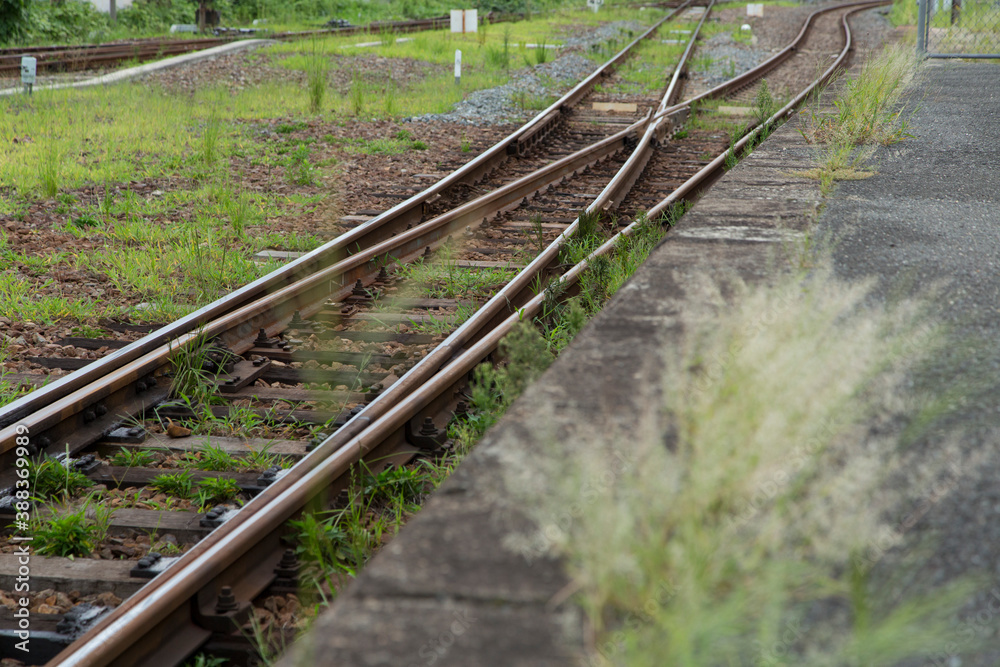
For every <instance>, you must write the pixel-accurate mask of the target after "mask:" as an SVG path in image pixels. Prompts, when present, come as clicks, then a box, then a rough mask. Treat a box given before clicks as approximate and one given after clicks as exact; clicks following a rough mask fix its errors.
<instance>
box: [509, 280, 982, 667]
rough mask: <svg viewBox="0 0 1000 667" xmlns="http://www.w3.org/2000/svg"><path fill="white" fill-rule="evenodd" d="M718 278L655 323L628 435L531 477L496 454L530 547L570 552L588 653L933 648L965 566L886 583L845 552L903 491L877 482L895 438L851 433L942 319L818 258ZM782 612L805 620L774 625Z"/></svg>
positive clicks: (636, 655)
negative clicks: (718, 295) (803, 267)
mask: <svg viewBox="0 0 1000 667" xmlns="http://www.w3.org/2000/svg"><path fill="white" fill-rule="evenodd" d="M731 288H734V289H736V290H737V294H739V297H738V298H737V301H736V303H735V305H732V306H730V307H729V308H727V309H724V310H722V311H720V312H721V315H720V316H719V317H713V318H711V321H709V322H705V323H703V324H702V325H700V326H697V327H694V330H693V331H692V333H691V334H690V337H689V339H688V340H687V341H686V342H685V344H683V345H676V344H675V342H672V343H671V347H670V349H669V350H667V351H666V355H667V359H668V362H667V364H666V369H667V370H666V375H665V376H664V377H663V379H662V384H663V388H664V393H663V395H664V399H663V401H664V402H663V406H662V410H663V411H662V413H661V412H659V411H657V414H655V415H654V414H653V413H650V415H648V424H647V425H646V427H642V426H640V427H637V430H636V432H637V433H639V434H640V435H638V436H637V437H635V438H632V437H630V438H629V439H628V441H627V442H628V446H627V447H624V446H622V442H621V441H618V442H613V441H607V440H605V441H604V443H603V445H602V444H601V443H600V440H601V435H596V436H595V442H594V443H592V444H590V445H588V446H587V447H580V446H579V445H580V443H574V444H575V446H574V448H573V450H574V456H573V457H571V458H570V459H569V460H567V459H565V458H564V457H559V458H558V459H557V460H558V463H557V464H555V465H557V466H558V473H557V474H552V475H550V474H548V472H546V471H541V472H540V473H538V474H540V475H541V476H542V477H543V478H545V479H546V480H549V481H550V482H553V483H551V484H548V483H547V484H546V485H545V494H539V493H538V492H537V489H535V490H534V491H532V490H531V489H529V488H527V487H526V486H525V484H524V482H523V481H522V482H516V481H515V480H514V477H515V476H516V475H517V474H518V473H512V477H511V479H510V480H509V482H510V484H509V486H508V488H513V489H515V493H517V494H518V495H519V497H520V498H521V499H522V503H523V504H524V506H526V507H534V508H536V509H535V510H533V511H532V512H533V516H534V518H535V520H536V521H537V522H538V524H539V529H538V530H539V534H540V535H544V536H545V540H544V541H542V542H539V544H542V545H543V546H541V547H539V549H540V551H533V552H531V553H529V554H528V555H530V556H532V557H536V556H538V555H540V553H542V552H544V553H548V554H552V553H559V554H561V555H562V556H563V557H565V558H567V559H568V562H569V567H570V573H571V575H572V577H573V580H574V584H573V585H574V588H575V589H576V590H578V591H579V593H578V595H577V598H576V600H577V602H578V603H579V604H581V605H582V606H583V608H584V610H585V611H586V613H587V615H588V617H589V619H590V622H591V624H592V625H593V627H594V628H595V630H596V633H597V637H596V638H595V642H594V647H595V652H596V654H595V655H592V656H591V657H592V658H593V659H594V660H601V661H602V662H603V661H608V662H610V663H611V664H628V665H660V664H670V665H691V666H695V665H721V664H750V663H754V664H756V663H757V662H759V661H765V663H766V661H767V660H768V659H769V657H768V656H773V655H774V653H773V651H775V650H777V649H775V647H776V646H777V647H778V649H780V651H781V652H780V653H778V654H777V655H780V656H782V658H781V662H783V663H785V664H810V665H813V664H837V665H873V664H879V665H891V664H897V663H898V662H899V661H901V660H903V659H904V658H907V657H913V658H916V657H920V656H926V655H927V654H928V653H929V652H931V651H933V650H934V649H935V648H938V649H939V648H940V647H942V646H943V645H944V644H945V643H946V640H947V638H948V636H949V632H950V630H949V627H950V617H951V615H952V614H953V613H954V612H955V611H956V610H957V607H958V605H959V604H960V602H961V601H962V600H963V598H964V597H965V596H966V595H967V594H968V593H969V592H970V590H971V589H970V586H969V583H968V582H963V583H959V584H956V585H954V586H949V587H944V588H939V589H937V590H934V591H932V592H928V593H926V594H925V595H919V596H917V595H913V594H910V593H908V591H906V590H904V591H902V592H900V591H895V590H893V591H891V592H890V591H887V590H884V589H880V588H878V587H877V586H876V585H875V584H874V583H873V581H872V580H871V579H870V576H869V571H868V567H867V566H866V564H864V563H863V561H861V560H859V558H858V557H857V556H858V554H860V553H862V552H863V551H864V550H865V549H866V548H868V547H869V545H871V544H874V543H875V541H876V540H878V539H881V537H882V536H883V535H884V529H885V528H886V526H885V525H884V524H882V523H881V520H882V517H888V516H896V514H895V513H894V511H892V510H891V509H890V508H893V507H895V506H896V505H897V504H898V503H901V502H903V501H904V500H905V498H904V497H903V493H904V492H902V491H898V490H897V491H889V490H887V489H886V487H885V486H884V484H883V481H884V479H886V477H887V476H890V475H892V474H893V473H894V471H895V472H897V473H898V472H899V457H898V455H897V452H898V450H897V442H896V441H895V440H893V439H892V438H891V437H881V438H878V437H876V438H867V439H866V438H865V436H864V434H865V433H866V432H867V424H868V421H869V420H870V419H873V418H875V416H876V415H878V414H883V413H884V411H885V410H887V406H888V405H897V404H898V400H899V397H900V396H901V395H902V394H905V390H903V389H902V385H903V383H904V382H905V380H904V378H905V372H906V369H908V368H911V367H912V365H913V364H916V363H919V359H916V358H913V357H912V355H909V354H908V355H906V356H904V355H902V354H901V351H903V350H910V351H913V350H918V351H919V353H918V355H917V356H918V357H925V356H930V355H933V354H935V350H936V349H937V347H936V345H940V343H941V337H940V336H939V335H937V334H936V333H934V328H933V327H931V328H930V331H931V333H929V334H928V333H923V332H922V331H921V329H920V323H919V322H918V320H917V317H918V316H919V313H920V309H919V307H917V306H915V305H914V304H903V305H900V306H899V307H898V308H897V309H894V310H893V311H891V312H886V311H882V310H879V309H877V308H873V307H870V306H867V305H865V304H866V303H867V296H868V290H867V289H866V287H865V286H849V285H843V284H840V283H838V282H837V281H836V280H835V279H834V278H833V277H832V276H831V275H830V274H829V272H828V271H818V272H816V273H815V274H814V275H813V276H812V277H811V278H810V279H804V278H803V276H802V275H798V274H796V275H791V276H789V277H787V278H784V279H781V280H779V281H778V283H777V284H776V285H775V286H773V287H760V288H746V287H745V286H731ZM727 289H728V288H727ZM723 291H725V290H723ZM917 341H919V342H917ZM911 398H912V397H911ZM657 410H659V408H657ZM660 414H663V415H666V417H665V419H666V420H667V422H666V424H665V423H664V421H663V420H664V418H661V417H660V416H659V415H660ZM640 419H642V418H641V417H640ZM665 444H666V446H664V445H665ZM568 461H569V462H568ZM940 466H944V463H941V464H940ZM609 471H610V472H611V473H612V474H611V478H610V482H609V481H605V480H608V479H609V478H608V472H609ZM551 472H553V473H554V472H555V471H554V470H553V471H551ZM521 479H523V478H521ZM598 480H601V482H600V483H598ZM517 489H520V490H519V491H518V490H517ZM584 491H585V492H586V494H587V495H581V494H582V493H584ZM569 507H572V508H574V509H573V516H572V518H571V519H570V520H565V517H567V515H568V514H567V511H566V508H569ZM859 508H865V510H864V511H859ZM551 545H556V547H557V548H556V549H554V550H552V549H548V548H547V546H551ZM529 551H530V550H529ZM833 608H837V609H839V610H841V611H840V613H839V614H837V615H831V614H828V613H823V611H822V610H824V609H826V610H829V609H833ZM816 613H820V614H821V616H820V617H819V618H822V619H823V620H822V621H820V622H819V623H818V624H817V623H816V622H815V621H809V620H808V619H809V618H810V617H811V616H810V615H811V614H816ZM789 627H794V628H797V627H804V628H805V631H803V632H801V633H797V634H796V635H794V638H793V639H791V640H788V639H785V640H784V643H782V641H783V635H784V632H785V630H786V629H787V628H789ZM597 654H599V655H597Z"/></svg>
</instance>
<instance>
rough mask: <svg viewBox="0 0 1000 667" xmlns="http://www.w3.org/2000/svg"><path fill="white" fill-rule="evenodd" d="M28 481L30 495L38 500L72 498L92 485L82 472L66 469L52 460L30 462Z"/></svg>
mask: <svg viewBox="0 0 1000 667" xmlns="http://www.w3.org/2000/svg"><path fill="white" fill-rule="evenodd" d="M28 480H29V481H30V483H31V492H32V494H33V495H34V497H36V498H38V499H40V500H65V499H68V498H72V497H73V496H74V495H76V494H77V493H79V492H80V491H82V490H83V489H86V488H87V487H89V486H91V485H92V484H93V482H91V481H90V480H89V479H87V476H86V475H84V474H83V473H82V472H79V471H78V470H73V469H71V468H67V467H66V466H64V465H63V464H62V462H60V461H57V460H56V459H53V458H44V459H42V460H41V461H32V462H30V464H29V466H28Z"/></svg>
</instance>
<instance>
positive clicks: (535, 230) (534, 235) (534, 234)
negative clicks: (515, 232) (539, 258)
mask: <svg viewBox="0 0 1000 667" xmlns="http://www.w3.org/2000/svg"><path fill="white" fill-rule="evenodd" d="M529 236H531V239H532V241H534V243H535V247H536V248H537V249H538V252H542V251H543V250H545V229H544V228H543V227H542V216H541V214H539V213H535V214H534V215H532V216H531V229H530V230H529Z"/></svg>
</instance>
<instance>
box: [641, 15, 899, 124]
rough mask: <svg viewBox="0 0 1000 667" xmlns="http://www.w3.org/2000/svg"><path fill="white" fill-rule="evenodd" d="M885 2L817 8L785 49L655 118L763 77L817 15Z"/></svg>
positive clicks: (784, 57)
mask: <svg viewBox="0 0 1000 667" xmlns="http://www.w3.org/2000/svg"><path fill="white" fill-rule="evenodd" d="M885 4H890V3H888V2H872V0H860V1H858V2H849V3H846V4H842V5H835V6H833V7H824V8H822V9H817V10H816V11H814V12H812V13H811V14H809V16H808V17H807V18H806V20H805V22H804V24H803V25H802V29H801V30H799V34H798V35H796V37H795V39H793V40H792V41H791V42H789V43H788V45H786V46H785V47H784V48H783V49H781V50H780V51H778V52H777V53H775V54H774V55H773V56H771V57H770V58H768V59H767V60H765V61H764V62H762V63H761V64H759V65H757V66H756V67H754V68H752V69H749V70H747V71H746V72H744V73H743V74H740V75H739V76H736V77H734V78H732V79H730V80H729V81H725V82H723V83H721V84H719V85H718V86H715V87H714V88H710V89H709V90H706V91H705V92H703V93H700V94H698V95H695V96H693V97H690V98H688V99H686V100H684V101H683V102H681V103H680V104H678V105H675V106H673V107H667V108H665V109H663V110H661V111H658V112H657V113H656V114H655V115H654V118H656V117H658V116H662V115H666V114H668V113H670V112H672V111H675V110H676V109H677V108H678V107H680V106H690V105H692V104H694V103H695V102H697V101H698V100H702V99H706V98H712V97H722V96H724V95H729V94H731V93H733V92H735V91H737V90H739V89H740V88H742V87H744V86H746V85H748V84H750V83H752V82H754V81H756V80H757V79H759V78H761V77H762V76H764V75H765V74H767V73H768V72H770V71H771V70H772V69H774V68H775V67H777V66H778V65H780V64H781V63H783V62H784V61H786V60H788V59H789V58H790V57H791V56H792V55H793V54H794V53H795V52H796V51H797V50H798V48H799V46H800V45H801V42H802V41H803V40H804V39H805V38H806V35H808V33H809V30H810V29H811V28H812V22H813V19H814V18H816V17H817V16H820V15H821V14H826V13H829V12H831V11H835V10H840V9H846V8H849V7H869V6H881V5H885Z"/></svg>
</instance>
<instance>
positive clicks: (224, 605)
mask: <svg viewBox="0 0 1000 667" xmlns="http://www.w3.org/2000/svg"><path fill="white" fill-rule="evenodd" d="M239 606H240V605H239V603H237V602H236V596H235V595H233V589H232V588H231V587H230V586H223V587H222V590H221V591H219V599H218V600H217V601H216V603H215V613H216V614H226V613H229V612H231V611H236V610H237V609H239Z"/></svg>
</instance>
